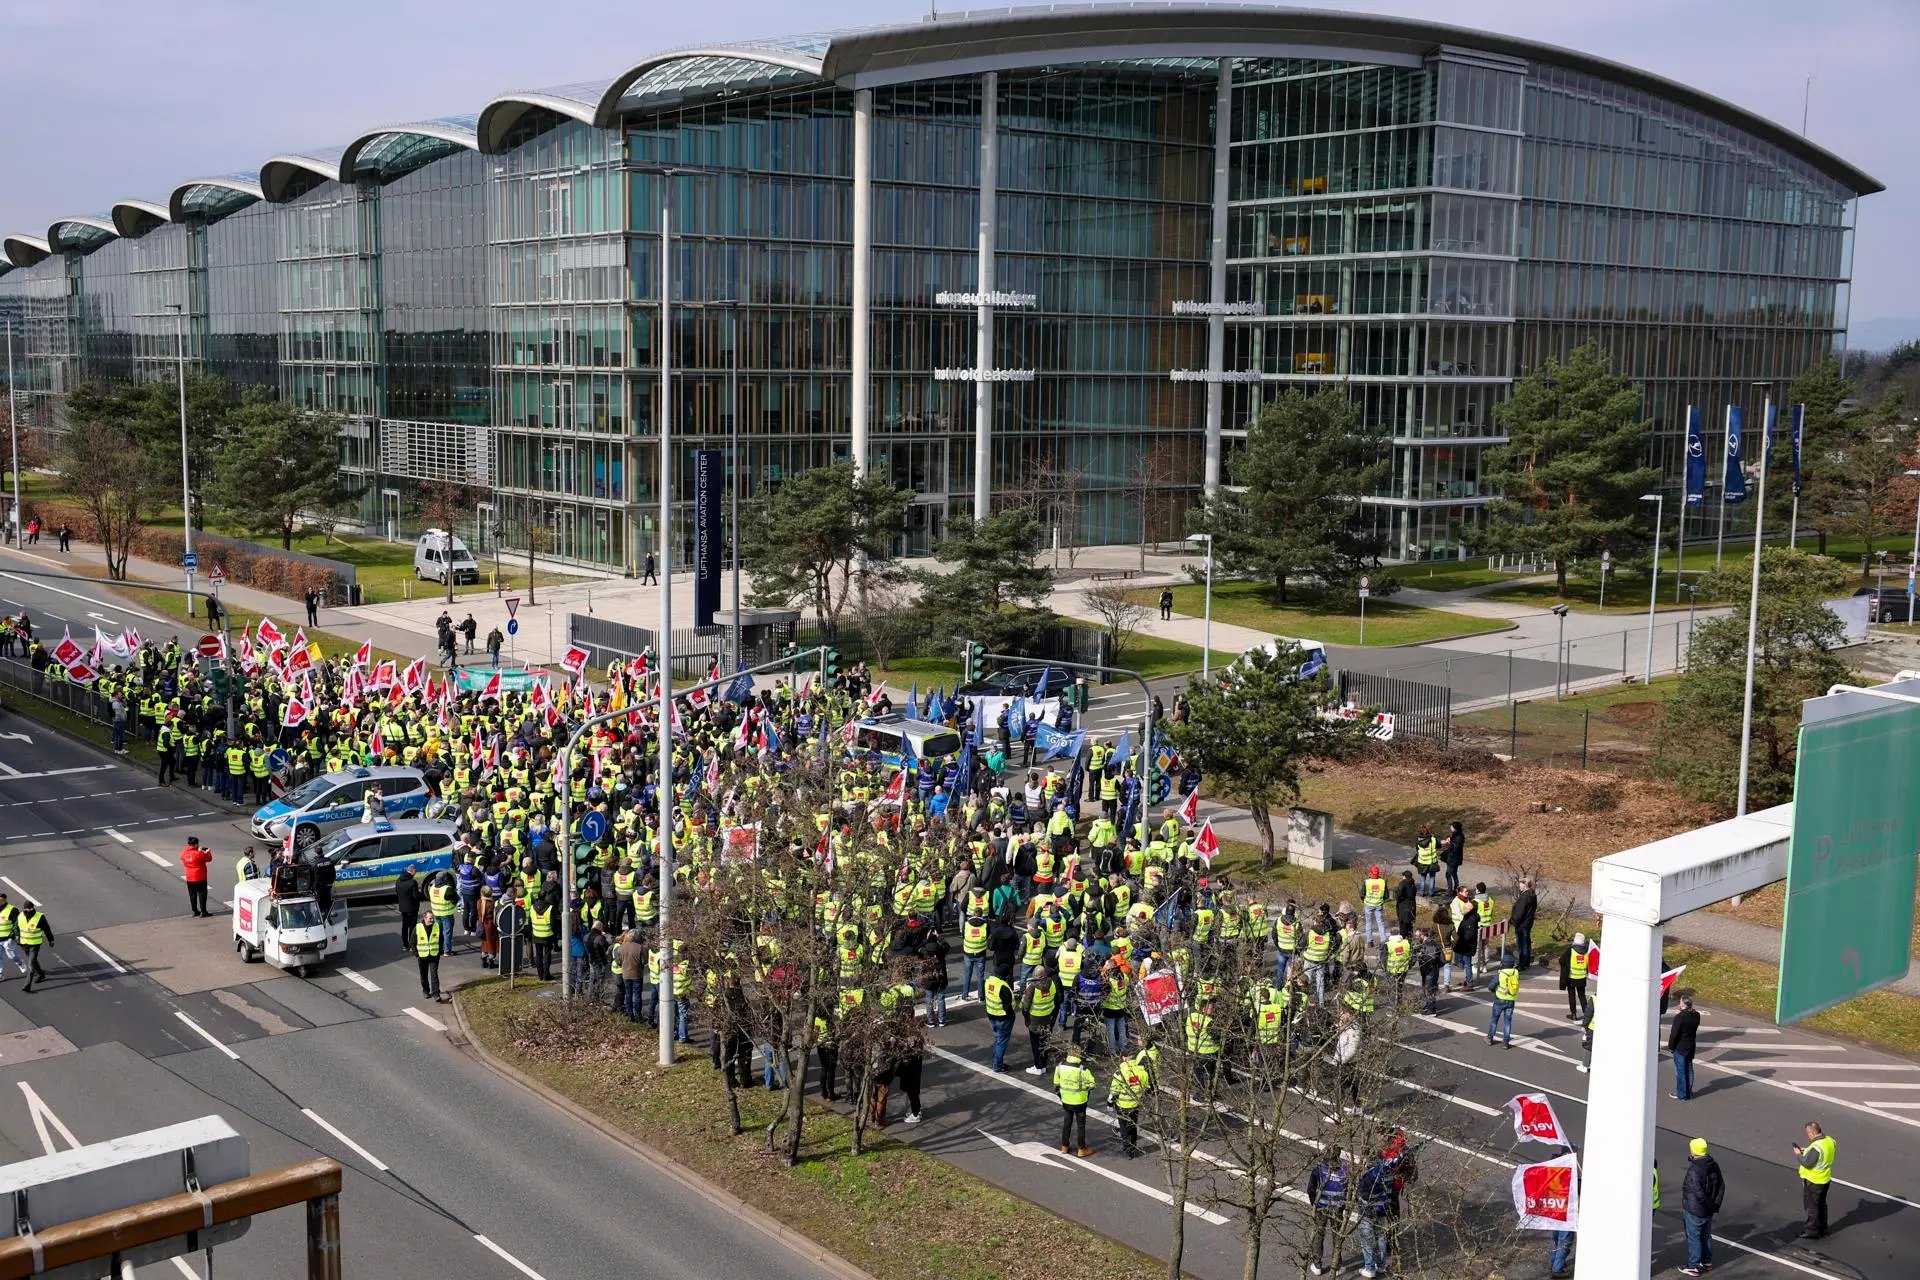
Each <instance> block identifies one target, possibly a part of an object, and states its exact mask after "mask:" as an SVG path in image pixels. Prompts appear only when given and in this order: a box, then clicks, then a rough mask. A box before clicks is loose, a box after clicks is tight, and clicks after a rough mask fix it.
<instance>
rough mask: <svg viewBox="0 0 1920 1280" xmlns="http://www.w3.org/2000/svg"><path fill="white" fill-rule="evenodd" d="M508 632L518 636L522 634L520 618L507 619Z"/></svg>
mask: <svg viewBox="0 0 1920 1280" xmlns="http://www.w3.org/2000/svg"><path fill="white" fill-rule="evenodd" d="M507 634H508V635H510V636H517V635H519V634H520V619H518V618H508V619H507Z"/></svg>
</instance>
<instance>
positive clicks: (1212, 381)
mask: <svg viewBox="0 0 1920 1280" xmlns="http://www.w3.org/2000/svg"><path fill="white" fill-rule="evenodd" d="M1232 161H1233V59H1231V58H1222V59H1220V85H1219V88H1218V90H1217V91H1216V93H1215V96H1214V108H1213V249H1212V253H1213V257H1212V259H1211V261H1210V262H1209V263H1208V270H1209V272H1210V274H1211V277H1212V279H1211V288H1210V289H1209V291H1208V295H1207V296H1208V300H1209V301H1211V302H1212V303H1213V306H1214V313H1213V314H1212V315H1211V316H1209V317H1208V318H1207V372H1208V373H1209V374H1211V375H1212V376H1211V377H1210V378H1208V379H1207V427H1206V429H1207V442H1206V468H1205V473H1204V474H1205V480H1206V491H1207V494H1208V495H1209V496H1211V495H1212V494H1213V491H1214V490H1215V489H1218V488H1219V487H1220V428H1221V417H1222V414H1223V412H1224V401H1225V398H1226V393H1225V391H1224V390H1223V389H1222V387H1221V383H1220V375H1221V374H1222V373H1224V372H1226V368H1227V318H1226V316H1225V315H1223V314H1221V310H1220V309H1221V308H1223V307H1224V306H1225V305H1226V302H1227V197H1228V192H1229V187H1228V176H1229V168H1230V166H1231V164H1232Z"/></svg>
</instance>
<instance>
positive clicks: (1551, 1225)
mask: <svg viewBox="0 0 1920 1280" xmlns="http://www.w3.org/2000/svg"><path fill="white" fill-rule="evenodd" d="M1513 1211H1514V1213H1516V1214H1518V1215H1519V1218H1520V1220H1519V1222H1517V1223H1516V1224H1515V1225H1516V1226H1518V1227H1519V1229H1520V1230H1522V1231H1578V1230H1579V1229H1580V1157H1579V1156H1576V1155H1573V1154H1572V1153H1568V1154H1567V1155H1564V1156H1561V1157H1560V1158H1559V1159H1558V1160H1548V1161H1546V1162H1544V1163H1542V1164H1523V1165H1521V1166H1520V1167H1519V1168H1518V1169H1515V1170H1514V1171H1513Z"/></svg>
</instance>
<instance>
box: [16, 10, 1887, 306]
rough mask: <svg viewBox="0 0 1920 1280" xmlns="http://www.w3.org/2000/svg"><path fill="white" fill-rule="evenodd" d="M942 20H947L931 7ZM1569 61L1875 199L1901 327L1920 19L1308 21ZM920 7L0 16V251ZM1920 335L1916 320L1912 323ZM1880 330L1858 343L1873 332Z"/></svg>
mask: <svg viewBox="0 0 1920 1280" xmlns="http://www.w3.org/2000/svg"><path fill="white" fill-rule="evenodd" d="M942 7H943V8H945V9H947V10H949V11H952V10H956V9H960V8H963V7H965V6H964V5H962V4H960V3H958V2H957V0H947V3H945V4H943V5H942ZM1316 7H1320V8H1342V9H1356V10H1368V11H1377V12H1386V13H1397V14H1402V15H1405V16H1408V17H1421V18H1430V19H1434V20H1436V21H1443V22H1452V23H1458V24H1461V25H1466V26H1479V27H1484V28H1486V29H1489V30H1496V31H1504V32H1508V33H1511V34H1514V35H1519V36H1525V37H1529V38H1532V39H1537V40H1543V41H1547V42H1550V43H1554V44H1561V45H1567V46H1571V47H1574V48H1579V49H1583V50H1586V51H1588V52H1590V53H1594V54H1598V55H1600V56H1602V57H1607V58H1612V59H1614V60H1616V61H1619V62H1625V63H1630V64H1633V65H1636V66H1640V67H1644V68H1646V69H1647V70H1650V71H1653V72H1656V73H1659V74H1662V75H1666V76H1669V77H1672V78H1674V79H1678V80H1682V81H1685V82H1687V83H1689V84H1693V85H1696V86H1698V87H1700V88H1702V89H1704V90H1706V91H1708V92H1710V93H1713V94H1715V95H1717V96H1719V97H1722V98H1726V99H1728V100H1730V101H1732V102H1735V103H1737V104H1739V105H1741V106H1743V107H1746V108H1748V109H1749V110H1752V111H1756V112H1758V113H1760V114H1761V115H1765V116H1768V117H1771V118H1773V119H1775V120H1778V121H1782V122H1784V123H1786V124H1789V125H1793V126H1797V125H1798V123H1799V120H1800V112H1801V95H1802V91H1803V88H1804V86H1805V83H1806V78H1807V76H1808V75H1812V76H1813V77H1814V81H1813V92H1812V112H1811V118H1810V123H1809V128H1808V133H1809V134H1810V136H1811V137H1812V138H1813V139H1814V140H1815V141H1817V142H1819V143H1821V144H1822V145H1824V146H1827V147H1829V148H1830V149H1832V150H1835V151H1838V152H1839V153H1841V154H1842V155H1844V156H1846V157H1847V158H1848V159H1849V160H1851V161H1853V162H1854V163H1855V164H1857V165H1859V166H1861V167H1862V168H1864V169H1866V170H1867V171H1868V172H1869V173H1872V174H1874V175H1875V176H1876V177H1878V178H1879V179H1880V180H1881V181H1883V182H1885V183H1886V184H1887V185H1888V187H1889V190H1888V191H1887V192H1886V193H1884V194H1881V195H1877V196H1874V197H1872V198H1871V199H1869V200H1866V201H1864V202H1862V210H1861V223H1860V225H1861V234H1860V237H1859V242H1858V246H1857V252H1856V256H1855V264H1854V278H1855V280H1856V282H1857V283H1856V286H1855V289H1854V295H1853V317H1854V320H1855V322H1856V326H1858V324H1859V322H1862V321H1882V322H1887V321H1898V320H1902V319H1904V318H1906V317H1920V254H1915V253H1913V252H1912V251H1911V249H1910V246H1911V245H1912V244H1913V243H1914V242H1915V240H1916V239H1917V238H1920V202H1916V199H1915V197H1914V195H1913V190H1912V185H1911V182H1910V170H1911V168H1912V166H1913V164H1914V160H1915V155H1916V151H1917V150H1920V148H1916V145H1915V141H1914V139H1915V138H1916V136H1920V133H1916V130H1915V129H1914V126H1913V124H1912V119H1913V106H1912V104H1913V102H1914V99H1915V86H1914V83H1913V80H1914V75H1915V71H1916V65H1915V54H1916V51H1920V0H1823V2H1821V3H1817V4H1812V5H1809V4H1808V3H1806V0H1606V2H1605V3H1592V2H1581V0H1317V6H1316ZM926 10H927V6H926V3H925V0H920V2H918V3H916V2H915V0H814V3H812V4H794V3H791V2H790V0H789V2H788V3H773V2H771V0H704V3H700V4H671V3H669V4H646V3H636V2H635V0H538V2H537V3H527V0H512V2H507V0H320V2H318V3H314V2H311V0H160V3H157V4H156V3H153V2H152V0H96V2H95V3H94V4H90V5H76V4H49V3H46V0H0V103H4V105H5V108H6V118H7V119H8V120H10V121H12V124H11V125H10V126H9V127H8V128H7V129H6V131H5V135H4V137H5V141H4V142H0V165H3V167H0V173H4V175H5V182H4V185H3V186H0V230H4V231H7V232H16V231H17V232H27V233H31V234H35V235H38V234H42V233H43V232H44V229H45V227H46V225H47V224H48V223H49V222H50V221H52V220H53V219H54V218H55V217H61V216H71V215H79V214H88V213H95V212H99V211H101V210H103V209H104V208H105V207H106V206H107V205H108V204H110V203H111V202H112V201H114V200H116V199H125V198H148V199H153V198H164V196H165V194H166V192H167V191H168V190H170V189H171V188H172V187H173V186H174V185H175V184H176V183H177V182H179V181H181V180H183V179H185V178H189V177H195V176H199V175H202V174H207V173H225V172H231V171H234V170H240V169H249V168H257V167H258V166H259V164H260V163H261V162H262V161H264V160H265V159H266V158H267V157H269V156H271V155H273V154H274V153H275V152H278V151H281V150H286V149H292V148H299V147H302V146H316V145H326V144H330V143H337V142H341V141H344V140H345V139H347V138H349V137H351V136H352V135H353V134H354V133H356V132H358V131H359V130H360V129H363V128H367V127H371V126H374V125H378V124H385V123H391V122H394V121H404V120H412V119H420V118H423V117H429V116H437V115H449V114H456V113H460V112H467V111H477V110H478V109H479V108H480V107H481V106H482V105H483V104H484V103H485V102H486V101H487V100H488V99H489V98H490V97H492V96H494V95H495V94H497V93H500V92H504V91H507V90H511V89H523V88H536V87H539V86H543V85H552V84H562V83H566V82H569V81H574V80H584V79H590V78H592V77H594V76H598V75H603V74H611V73H613V72H614V71H616V70H618V69H619V68H621V67H622V66H623V65H625V64H627V63H630V62H633V61H637V60H638V59H639V58H640V57H643V56H645V55H647V54H649V53H654V52H658V51H660V50H662V49H669V48H673V47H675V46H678V45H684V44H692V43H696V42H702V41H711V40H724V39H738V38H747V37H752V36H756V35H769V34H781V33H787V32H792V31H796V30H812V29H819V28H831V27H842V26H856V25H861V24H865V23H871V22H885V21H903V20H904V21H911V20H917V19H918V18H920V17H921V16H923V15H924V14H925V13H926ZM1910 327H1911V329H1912V330H1913V334H1914V336H1920V318H1916V319H1914V320H1912V321H1911V325H1910ZM1875 331H1876V332H1877V331H1878V326H1875Z"/></svg>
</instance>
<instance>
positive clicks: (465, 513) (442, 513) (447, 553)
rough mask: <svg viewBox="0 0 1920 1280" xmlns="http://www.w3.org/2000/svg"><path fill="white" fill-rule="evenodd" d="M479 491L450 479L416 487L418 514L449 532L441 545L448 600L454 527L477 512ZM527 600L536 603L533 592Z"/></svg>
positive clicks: (429, 525) (449, 598) (427, 524)
mask: <svg viewBox="0 0 1920 1280" xmlns="http://www.w3.org/2000/svg"><path fill="white" fill-rule="evenodd" d="M479 500H480V498H479V494H478V493H476V492H475V491H474V489H473V488H472V487H471V486H469V485H464V484H455V483H454V482H452V481H450V480H428V481H424V482H422V483H421V484H420V485H419V486H418V487H417V488H415V489H414V491H413V511H414V515H415V516H416V517H417V518H418V519H419V520H420V521H421V523H422V524H423V525H424V526H425V527H426V528H428V529H441V530H444V531H445V533H446V545H445V546H443V547H442V548H440V554H441V555H442V556H444V557H445V561H444V562H443V563H442V564H441V566H440V568H441V570H442V572H443V573H445V575H446V579H447V581H446V587H447V603H448V604H452V603H453V539H454V531H455V530H456V529H458V528H459V526H460V525H461V524H462V523H463V522H464V521H465V520H466V519H467V518H468V517H469V516H471V515H472V514H473V512H474V508H475V506H476V505H477V504H478V502H479ZM527 576H528V578H529V580H531V578H532V576H533V571H532V569H531V567H529V569H528V571H527ZM527 603H528V604H532V603H533V598H532V597H531V596H529V597H528V598H527Z"/></svg>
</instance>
